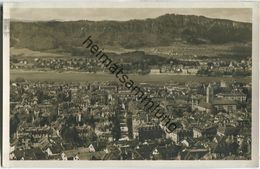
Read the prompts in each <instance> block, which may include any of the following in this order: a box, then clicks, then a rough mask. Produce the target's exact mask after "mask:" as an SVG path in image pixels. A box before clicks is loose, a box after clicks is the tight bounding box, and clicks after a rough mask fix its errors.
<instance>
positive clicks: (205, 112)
mask: <svg viewBox="0 0 260 169" xmlns="http://www.w3.org/2000/svg"><path fill="white" fill-rule="evenodd" d="M140 87H141V88H142V89H143V90H144V91H145V92H146V93H149V95H150V97H151V98H153V100H156V101H158V102H159V103H160V104H161V106H162V108H164V109H165V110H164V111H165V112H166V113H167V114H168V116H169V117H171V119H172V120H174V121H175V123H176V124H177V125H178V126H177V129H176V130H175V131H173V132H172V133H167V132H165V130H164V128H163V127H162V125H161V123H160V120H158V119H156V118H154V117H153V115H152V114H149V113H147V112H145V111H144V110H143V109H142V106H141V105H140V104H139V102H137V101H136V98H135V97H134V96H133V94H132V93H131V91H130V90H127V89H126V88H124V87H123V86H120V84H117V83H115V82H93V83H87V82H71V83H68V82H58V81H57V82H39V81H27V80H23V81H22V80H19V81H11V84H10V88H11V90H10V103H11V105H10V110H11V114H10V116H11V119H10V123H11V125H10V126H11V129H10V145H11V147H10V149H11V152H10V159H13V160H36V159H37V160H44V159H53V160H137V159H140V160H151V159H153V160H194V159H240V160H242V159H250V158H251V84H250V83H240V82H236V81H233V82H231V81H230V82H225V81H220V82H213V83H205V84H203V83H186V84H180V83H165V84H147V83H142V84H140Z"/></svg>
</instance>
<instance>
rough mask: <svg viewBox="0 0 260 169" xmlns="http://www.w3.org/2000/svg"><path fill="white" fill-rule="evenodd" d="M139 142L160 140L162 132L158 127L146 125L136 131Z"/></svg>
mask: <svg viewBox="0 0 260 169" xmlns="http://www.w3.org/2000/svg"><path fill="white" fill-rule="evenodd" d="M138 134H139V140H140V141H145V140H148V139H151V140H153V139H157V138H162V136H163V130H162V129H161V127H160V126H159V125H147V126H144V127H140V128H139V129H138Z"/></svg>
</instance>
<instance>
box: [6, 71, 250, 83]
mask: <svg viewBox="0 0 260 169" xmlns="http://www.w3.org/2000/svg"><path fill="white" fill-rule="evenodd" d="M10 73H11V75H10V79H11V80H15V79H16V78H18V77H21V78H24V79H26V80H39V81H45V80H50V81H88V82H94V81H118V79H117V78H116V77H115V76H114V75H113V74H105V73H102V74H101V73H100V74H99V73H97V74H90V73H85V72H62V73H58V72H40V71H17V70H11V71H10ZM128 76H129V79H132V80H134V81H135V82H139V83H140V82H146V83H165V82H170V81H171V82H180V83H183V82H198V83H209V82H219V81H220V80H224V81H227V82H229V81H233V80H236V81H239V82H248V83H250V81H251V77H199V76H194V75H128Z"/></svg>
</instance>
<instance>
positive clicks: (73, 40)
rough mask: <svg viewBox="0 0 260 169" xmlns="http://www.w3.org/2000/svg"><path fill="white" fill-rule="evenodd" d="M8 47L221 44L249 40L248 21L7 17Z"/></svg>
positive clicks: (165, 17) (177, 17)
mask: <svg viewBox="0 0 260 169" xmlns="http://www.w3.org/2000/svg"><path fill="white" fill-rule="evenodd" d="M10 30H11V31H10V32H11V35H10V38H11V39H10V40H11V46H12V47H19V48H29V49H31V50H48V49H57V48H59V49H63V50H70V49H72V48H77V47H80V46H81V43H82V42H83V41H84V39H85V38H86V37H88V36H89V35H92V39H93V40H94V41H96V43H98V44H99V45H100V46H101V45H110V46H113V45H114V46H121V47H123V48H136V47H151V46H167V45H171V44H172V43H173V42H179V41H180V42H185V43H207V44H223V43H227V42H242V43H243V42H245V43H247V42H251V41H252V40H251V39H252V24H251V23H242V22H235V21H230V20H223V19H210V18H206V17H203V16H193V15H175V14H166V15H163V16H160V17H157V18H155V19H145V20H129V21H97V22H95V21H83V20H81V21H66V22H61V21H47V22H43V21H41V22H21V21H11V25H10Z"/></svg>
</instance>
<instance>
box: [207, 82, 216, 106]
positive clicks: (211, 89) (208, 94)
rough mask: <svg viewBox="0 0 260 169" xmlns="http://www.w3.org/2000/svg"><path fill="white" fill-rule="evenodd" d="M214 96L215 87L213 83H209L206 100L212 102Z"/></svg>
mask: <svg viewBox="0 0 260 169" xmlns="http://www.w3.org/2000/svg"><path fill="white" fill-rule="evenodd" d="M213 97H214V93H213V88H212V86H211V84H209V85H208V87H207V98H206V102H207V103H212V101H213Z"/></svg>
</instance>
